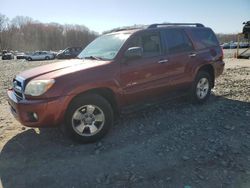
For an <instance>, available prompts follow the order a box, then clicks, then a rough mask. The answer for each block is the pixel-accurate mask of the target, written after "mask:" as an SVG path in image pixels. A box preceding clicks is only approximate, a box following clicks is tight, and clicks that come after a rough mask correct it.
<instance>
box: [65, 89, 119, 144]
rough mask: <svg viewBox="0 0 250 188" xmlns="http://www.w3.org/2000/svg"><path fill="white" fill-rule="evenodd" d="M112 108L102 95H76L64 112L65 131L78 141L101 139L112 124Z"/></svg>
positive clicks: (85, 141) (88, 141)
mask: <svg viewBox="0 0 250 188" xmlns="http://www.w3.org/2000/svg"><path fill="white" fill-rule="evenodd" d="M113 116H114V115H113V110H112V107H111V105H110V103H109V102H108V101H107V100H106V99H105V98H103V97H102V96H99V95H96V94H89V95H84V96H81V97H78V98H76V99H74V101H73V102H72V103H71V104H70V106H69V108H68V111H67V113H66V119H65V123H66V125H65V126H66V133H67V134H68V135H69V136H70V138H72V139H73V140H75V141H77V142H80V143H90V142H95V141H97V140H99V139H101V138H102V137H103V136H104V135H105V134H107V132H108V131H109V129H110V127H111V126H112V124H113V119H114V117H113Z"/></svg>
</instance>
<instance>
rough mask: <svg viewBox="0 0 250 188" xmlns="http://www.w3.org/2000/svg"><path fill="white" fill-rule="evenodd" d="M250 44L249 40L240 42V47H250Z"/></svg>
mask: <svg viewBox="0 0 250 188" xmlns="http://www.w3.org/2000/svg"><path fill="white" fill-rule="evenodd" d="M248 47H249V44H248V43H247V42H241V43H239V48H248Z"/></svg>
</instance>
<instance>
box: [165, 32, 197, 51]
mask: <svg viewBox="0 0 250 188" xmlns="http://www.w3.org/2000/svg"><path fill="white" fill-rule="evenodd" d="M165 40H166V41H165V42H166V46H167V48H168V52H169V53H170V54H175V53H181V52H188V51H191V50H193V45H192V43H191V41H190V40H189V38H188V37H187V35H186V33H184V31H182V30H178V29H170V30H167V31H165Z"/></svg>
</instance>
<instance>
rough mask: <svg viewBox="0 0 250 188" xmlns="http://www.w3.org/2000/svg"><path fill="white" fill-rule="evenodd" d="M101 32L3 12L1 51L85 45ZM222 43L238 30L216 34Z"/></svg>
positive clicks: (233, 39)
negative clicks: (43, 21) (12, 16)
mask: <svg viewBox="0 0 250 188" xmlns="http://www.w3.org/2000/svg"><path fill="white" fill-rule="evenodd" d="M97 36H98V34H97V33H96V32H94V31H91V30H89V29H88V28H87V27H85V26H83V25H67V24H66V25H61V24H58V23H41V22H39V21H36V20H33V19H32V18H30V17H26V16H16V17H15V18H13V19H11V20H10V19H9V18H8V17H6V16H5V15H3V14H1V13H0V51H2V50H13V51H16V50H17V51H25V52H27V51H36V50H55V51H57V50H61V49H65V48H66V47H70V46H81V47H85V46H86V45H87V44H89V43H90V42H91V41H92V40H94V39H95V38H96V37H97ZM217 37H218V39H219V41H220V43H225V42H230V41H234V42H236V41H237V34H217Z"/></svg>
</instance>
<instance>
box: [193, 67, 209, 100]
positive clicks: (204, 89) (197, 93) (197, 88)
mask: <svg viewBox="0 0 250 188" xmlns="http://www.w3.org/2000/svg"><path fill="white" fill-rule="evenodd" d="M211 88H212V79H211V76H210V74H209V73H208V72H204V71H200V72H198V74H197V76H196V78H195V81H194V83H193V85H192V88H191V92H190V95H191V99H192V100H193V101H194V102H197V103H203V102H205V101H206V100H207V99H208V98H209V96H210V94H211Z"/></svg>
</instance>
